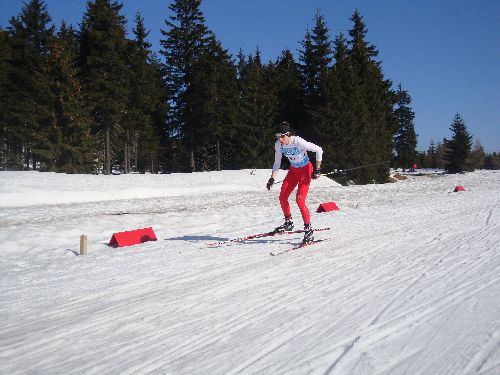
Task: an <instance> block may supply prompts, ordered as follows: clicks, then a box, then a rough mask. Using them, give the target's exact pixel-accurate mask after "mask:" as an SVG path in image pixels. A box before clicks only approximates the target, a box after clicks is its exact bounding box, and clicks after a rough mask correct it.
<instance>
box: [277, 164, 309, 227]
mask: <svg viewBox="0 0 500 375" xmlns="http://www.w3.org/2000/svg"><path fill="white" fill-rule="evenodd" d="M312 171H313V166H312V164H311V163H308V164H307V165H304V166H303V167H301V168H294V167H290V169H289V170H288V174H287V175H286V177H285V180H284V181H283V185H282V186H281V192H280V204H281V209H282V210H283V214H284V215H285V218H288V217H291V216H292V214H291V211H290V204H289V203H288V198H289V197H290V194H292V191H293V189H295V187H296V186H297V185H298V186H299V187H298V189H297V195H296V197H295V199H296V201H297V205H298V206H299V209H300V214H301V215H302V220H304V224H310V223H311V215H310V214H309V209H308V208H307V206H306V198H307V193H308V192H309V185H310V184H311V174H312Z"/></svg>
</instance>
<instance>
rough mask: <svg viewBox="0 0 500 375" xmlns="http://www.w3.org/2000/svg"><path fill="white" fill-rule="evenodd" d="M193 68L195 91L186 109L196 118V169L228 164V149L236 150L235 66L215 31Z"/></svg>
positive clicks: (236, 105)
mask: <svg viewBox="0 0 500 375" xmlns="http://www.w3.org/2000/svg"><path fill="white" fill-rule="evenodd" d="M194 71H195V75H194V80H193V85H195V86H196V90H193V91H192V92H193V93H195V94H196V95H195V96H193V97H191V98H190V100H189V102H190V103H192V105H193V108H192V110H191V111H190V113H192V114H193V115H194V116H196V117H197V119H198V130H197V136H198V137H199V138H200V143H199V145H198V146H199V147H198V150H197V153H196V157H195V159H196V165H197V169H199V170H221V169H222V168H232V161H231V159H232V153H233V152H236V150H234V147H233V141H234V138H235V137H236V136H237V131H236V126H237V125H236V122H237V110H238V86H237V81H236V67H235V64H234V62H233V61H232V60H231V57H230V55H229V54H228V52H227V50H224V49H223V48H222V45H221V43H220V42H219V41H217V40H216V38H215V35H213V34H211V35H210V38H209V42H208V44H207V46H206V48H205V49H204V51H203V54H202V55H201V57H200V59H199V61H198V62H197V64H196V66H195V69H194Z"/></svg>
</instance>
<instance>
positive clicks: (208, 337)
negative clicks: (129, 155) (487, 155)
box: [0, 170, 500, 375]
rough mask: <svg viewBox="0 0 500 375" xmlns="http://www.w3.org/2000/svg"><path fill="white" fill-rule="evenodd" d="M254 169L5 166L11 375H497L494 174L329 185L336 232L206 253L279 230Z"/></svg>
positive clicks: (499, 268) (319, 198) (325, 183)
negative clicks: (100, 172) (83, 246)
mask: <svg viewBox="0 0 500 375" xmlns="http://www.w3.org/2000/svg"><path fill="white" fill-rule="evenodd" d="M250 172H251V171H250V170H243V171H224V172H209V173H193V174H171V175H121V176H83V175H64V174H54V173H38V172H0V374H9V375H10V374H18V373H37V374H70V373H77V374H83V373H89V374H131V373H134V374H136V373H139V374H143V373H154V374H237V373H238V374H240V373H242V374H309V373H312V374H500V224H499V223H500V220H499V219H500V173H499V172H494V171H477V172H474V173H468V174H464V175H439V174H432V173H429V174H422V175H415V176H408V179H406V180H402V181H398V182H397V183H393V184H385V185H367V186H349V187H342V186H340V185H337V184H335V183H333V182H332V181H330V180H328V179H327V178H325V177H322V178H320V179H319V180H318V181H313V183H312V186H311V191H310V193H309V198H308V205H309V207H310V208H311V211H315V209H316V208H317V206H318V205H319V204H320V203H322V202H327V201H334V202H336V203H337V205H338V206H339V207H340V211H335V212H328V213H312V224H313V226H314V227H323V226H329V227H331V228H332V230H331V231H329V232H318V233H317V234H316V236H317V237H318V238H331V239H330V240H328V241H325V242H322V243H318V244H316V245H313V246H310V247H307V248H304V249H300V250H298V251H293V252H288V253H286V254H283V255H281V256H277V257H272V256H270V255H269V252H270V251H281V250H285V249H287V248H290V247H291V246H293V244H296V243H298V242H300V239H301V235H300V234H296V235H283V236H277V237H268V238H260V239H257V240H253V241H249V242H247V243H239V244H232V245H229V246H220V247H210V246H207V243H209V242H214V241H221V240H224V239H229V238H233V237H240V236H244V235H246V234H252V233H260V232H263V231H268V230H270V229H272V228H274V227H276V226H277V225H279V224H281V222H282V214H281V211H280V208H279V204H278V194H279V186H278V188H274V189H272V190H271V191H270V192H268V191H267V190H266V189H265V184H266V182H267V179H268V177H269V174H270V171H269V170H265V171H264V170H257V171H255V173H254V174H251V173H250ZM284 175H285V172H283V171H282V172H280V174H279V175H278V179H281V178H283V177H284ZM457 185H462V186H463V187H464V188H465V189H466V191H465V192H458V193H453V192H452V191H453V189H454V187H455V186H457ZM291 201H292V213H293V214H294V219H295V223H296V225H297V226H299V227H301V219H300V215H299V212H298V209H297V206H296V205H295V202H294V199H292V200H291ZM145 227H153V229H154V231H155V233H156V235H157V237H158V241H156V242H146V243H143V244H140V245H135V246H130V247H123V248H111V247H108V246H107V243H108V242H109V240H110V238H111V236H112V234H113V233H114V232H120V231H125V230H131V229H137V228H145ZM82 234H86V235H87V236H88V255H86V256H79V255H78V254H79V241H80V239H79V238H80V235H82Z"/></svg>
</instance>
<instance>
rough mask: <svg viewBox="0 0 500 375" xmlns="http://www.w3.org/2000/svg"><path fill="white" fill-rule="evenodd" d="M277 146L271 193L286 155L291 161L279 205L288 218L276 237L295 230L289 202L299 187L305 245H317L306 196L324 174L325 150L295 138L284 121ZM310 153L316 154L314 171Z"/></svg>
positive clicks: (277, 136)
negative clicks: (283, 157)
mask: <svg viewBox="0 0 500 375" xmlns="http://www.w3.org/2000/svg"><path fill="white" fill-rule="evenodd" d="M276 138H277V139H276V143H275V144H274V150H275V152H274V165H273V170H272V173H271V178H270V179H269V181H268V182H267V190H270V189H271V187H272V186H273V184H274V178H275V177H276V174H277V173H278V171H279V169H280V164H281V157H282V155H285V156H286V157H287V158H288V160H290V168H289V169H288V173H287V175H286V177H285V180H284V181H283V185H282V186H281V192H280V205H281V209H282V210H283V214H284V216H285V223H284V224H283V225H281V226H279V227H277V228H276V229H275V232H277V233H283V232H285V231H291V230H293V221H292V214H291V211H290V204H289V203H288V198H289V197H290V194H291V193H292V191H293V189H295V187H296V186H297V185H298V189H297V195H296V201H297V205H298V206H299V209H300V213H301V215H302V220H303V221H304V239H303V240H302V242H303V243H304V244H308V243H311V242H312V241H314V236H313V229H312V227H311V216H310V214H309V209H308V208H307V206H306V198H307V193H308V192H309V185H310V184H311V179H314V180H315V179H317V178H319V176H320V174H321V160H322V155H323V149H322V148H321V147H319V146H317V145H315V144H314V143H311V142H307V141H306V140H304V139H302V138H301V137H298V136H296V135H294V130H293V128H292V127H291V126H290V124H289V123H288V122H286V121H283V122H282V123H280V124H279V125H278V132H277V133H276ZM307 151H313V152H315V153H316V168H314V169H313V166H312V164H311V163H310V162H309V158H308V156H307Z"/></svg>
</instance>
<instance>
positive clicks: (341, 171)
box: [321, 161, 389, 176]
mask: <svg viewBox="0 0 500 375" xmlns="http://www.w3.org/2000/svg"><path fill="white" fill-rule="evenodd" d="M385 163H389V161H382V162H379V163H371V164H365V165H360V166H359V167H354V168H348V169H336V170H334V171H332V172H327V173H321V176H330V175H332V174H341V173H347V172H350V171H353V170H355V169H361V168H366V167H371V166H373V165H379V164H385Z"/></svg>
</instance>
